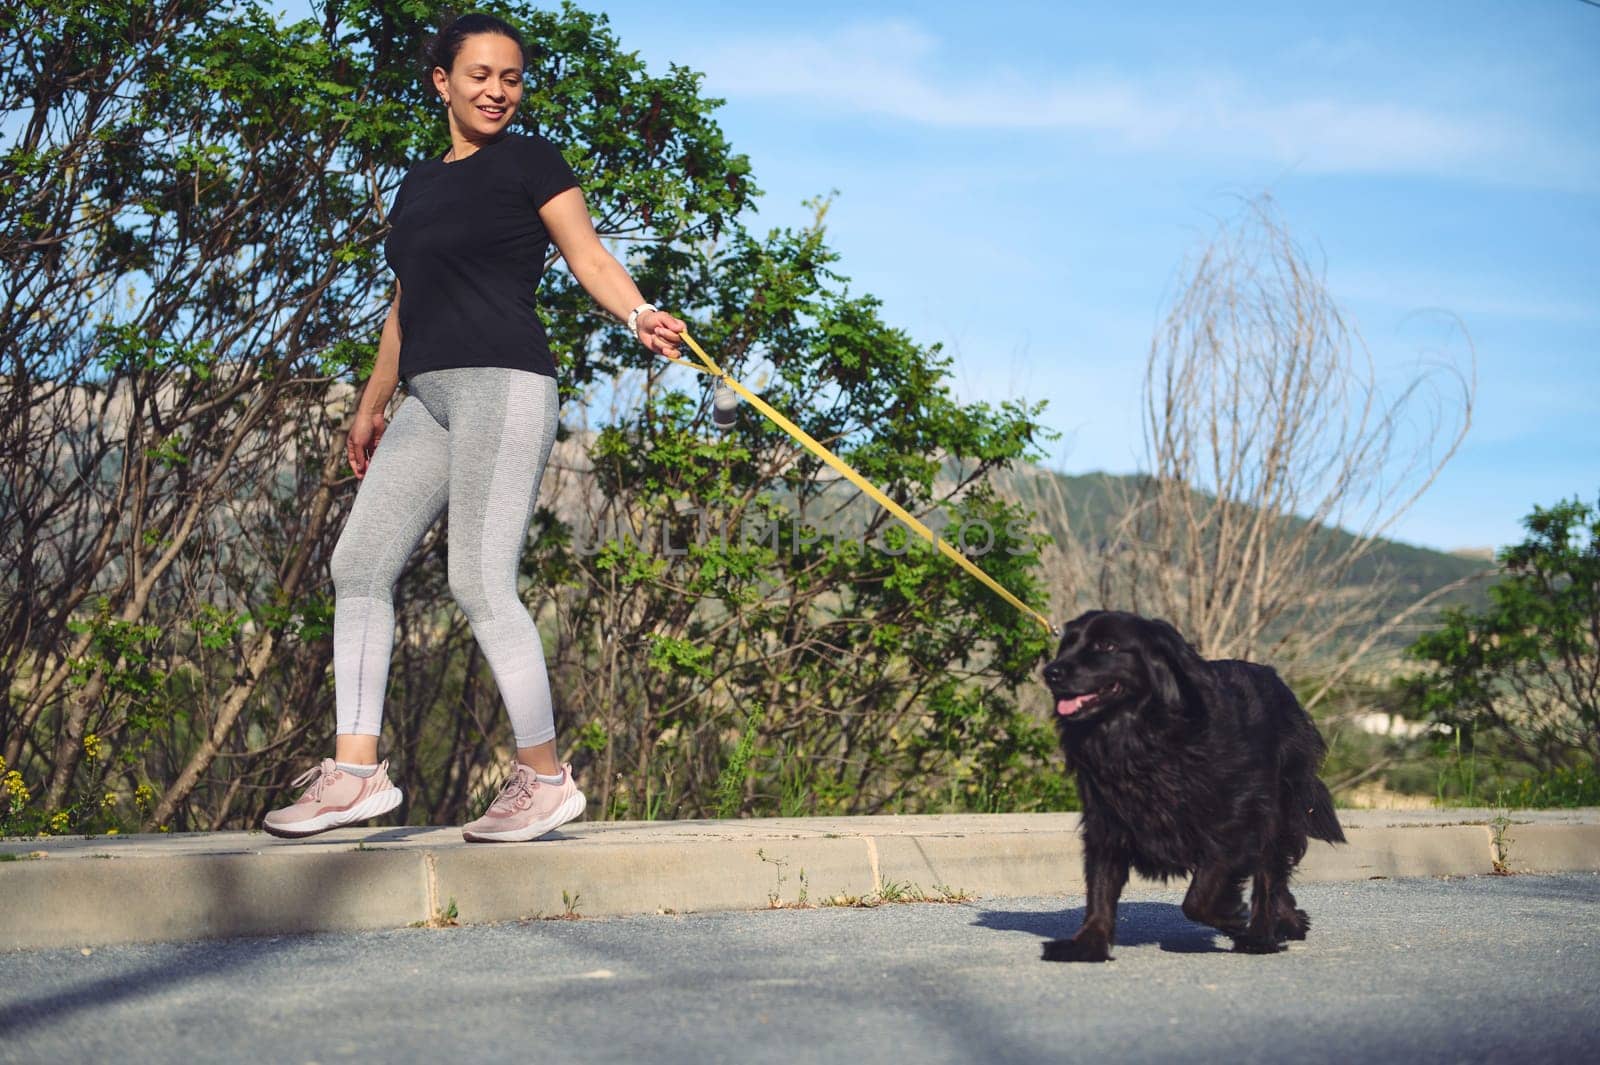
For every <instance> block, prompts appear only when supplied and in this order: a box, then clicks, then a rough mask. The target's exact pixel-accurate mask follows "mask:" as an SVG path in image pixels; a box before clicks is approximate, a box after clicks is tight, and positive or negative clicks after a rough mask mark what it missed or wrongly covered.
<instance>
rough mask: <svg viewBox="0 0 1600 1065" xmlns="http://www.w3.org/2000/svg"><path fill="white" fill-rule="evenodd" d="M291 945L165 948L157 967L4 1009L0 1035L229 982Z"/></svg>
mask: <svg viewBox="0 0 1600 1065" xmlns="http://www.w3.org/2000/svg"><path fill="white" fill-rule="evenodd" d="M290 943H291V941H290V940H288V939H286V937H282V936H273V937H271V938H261V939H235V940H231V941H227V942H226V949H218V947H219V944H218V942H217V941H209V942H199V943H184V944H159V945H156V946H153V947H151V948H148V949H152V950H154V951H156V952H157V953H158V954H159V957H158V959H157V960H156V961H154V962H152V963H151V964H149V965H146V966H142V967H141V968H138V969H135V970H134V971H132V972H126V973H120V974H118V975H116V976H107V977H102V978H101V979H98V980H90V981H89V982H87V983H83V984H78V985H77V986H75V987H70V988H65V989H63V990H61V991H57V992H53V993H51V994H48V995H39V996H37V997H35V998H24V999H16V1000H13V1001H11V1002H7V1003H0V1035H8V1036H9V1035H14V1034H16V1033H18V1032H21V1031H23V1030H25V1029H28V1028H37V1027H39V1026H40V1025H44V1024H49V1023H50V1022H52V1021H56V1020H60V1019H63V1018H66V1017H69V1016H71V1015H72V1014H74V1013H78V1012H80V1011H82V1010H91V1009H100V1008H103V1007H105V1006H110V1005H114V1004H116V1003H119V1002H122V1001H124V1000H130V999H139V998H143V997H145V996H147V995H157V994H161V993H163V992H165V991H167V990H168V989H169V988H172V987H175V986H178V985H180V984H186V983H194V982H196V981H206V980H211V979H216V978H222V977H225V975H226V974H227V973H228V972H229V971H231V970H235V969H243V968H248V967H249V966H250V965H252V964H254V963H255V962H257V961H259V960H260V959H262V958H263V957H266V956H268V955H272V954H276V953H279V952H281V951H282V950H283V949H284V947H286V946H288V945H290Z"/></svg>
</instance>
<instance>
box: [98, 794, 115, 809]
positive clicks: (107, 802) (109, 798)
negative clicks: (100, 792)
mask: <svg viewBox="0 0 1600 1065" xmlns="http://www.w3.org/2000/svg"><path fill="white" fill-rule="evenodd" d="M115 805H117V793H116V792H114V791H108V792H106V794H105V798H103V799H101V800H100V809H102V810H109V809H111V808H112V807H113V806H115Z"/></svg>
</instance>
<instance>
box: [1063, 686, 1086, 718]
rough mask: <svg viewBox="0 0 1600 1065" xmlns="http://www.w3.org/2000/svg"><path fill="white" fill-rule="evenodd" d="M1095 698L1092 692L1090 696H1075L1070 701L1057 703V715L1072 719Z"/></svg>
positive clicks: (1065, 700)
mask: <svg viewBox="0 0 1600 1065" xmlns="http://www.w3.org/2000/svg"><path fill="white" fill-rule="evenodd" d="M1093 698H1094V693H1093V692H1091V693H1089V694H1088V695H1074V696H1073V697H1072V698H1070V699H1062V700H1061V701H1060V702H1058V703H1056V713H1058V714H1060V715H1061V716H1062V717H1071V716H1072V715H1073V714H1076V713H1077V712H1078V711H1079V710H1082V709H1083V707H1084V704H1085V703H1087V702H1088V701H1089V700H1090V699H1093Z"/></svg>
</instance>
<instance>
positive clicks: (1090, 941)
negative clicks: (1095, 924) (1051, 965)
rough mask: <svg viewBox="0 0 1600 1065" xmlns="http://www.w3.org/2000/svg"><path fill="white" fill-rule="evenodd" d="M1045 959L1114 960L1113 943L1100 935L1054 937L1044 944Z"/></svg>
mask: <svg viewBox="0 0 1600 1065" xmlns="http://www.w3.org/2000/svg"><path fill="white" fill-rule="evenodd" d="M1042 960H1044V961H1113V960H1115V959H1113V958H1112V957H1111V944H1109V943H1107V942H1106V941H1105V940H1104V939H1101V938H1100V937H1099V936H1085V937H1083V938H1081V939H1052V940H1049V941H1048V942H1046V943H1045V945H1044V956H1043V959H1042Z"/></svg>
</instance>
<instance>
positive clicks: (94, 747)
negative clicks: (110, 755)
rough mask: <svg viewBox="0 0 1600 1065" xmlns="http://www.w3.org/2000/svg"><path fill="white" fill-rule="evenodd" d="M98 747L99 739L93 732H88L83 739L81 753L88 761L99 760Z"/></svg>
mask: <svg viewBox="0 0 1600 1065" xmlns="http://www.w3.org/2000/svg"><path fill="white" fill-rule="evenodd" d="M100 746H101V744H100V737H99V736H97V735H95V734H94V733H93V732H90V733H88V734H87V735H85V736H84V737H83V753H84V756H85V757H87V758H88V759H89V761H91V762H93V761H96V760H98V759H99V757H100Z"/></svg>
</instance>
